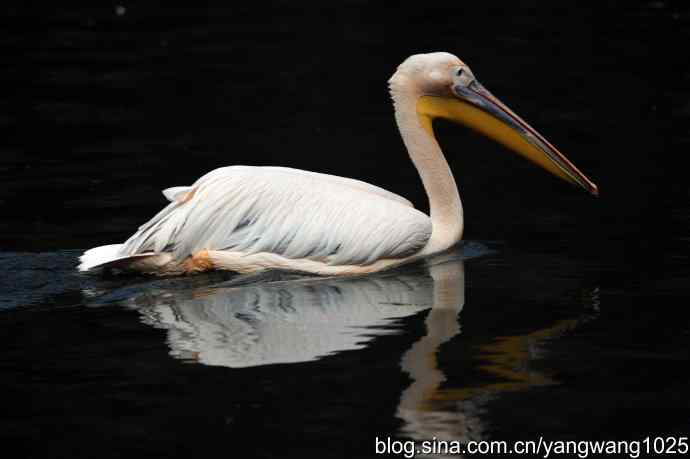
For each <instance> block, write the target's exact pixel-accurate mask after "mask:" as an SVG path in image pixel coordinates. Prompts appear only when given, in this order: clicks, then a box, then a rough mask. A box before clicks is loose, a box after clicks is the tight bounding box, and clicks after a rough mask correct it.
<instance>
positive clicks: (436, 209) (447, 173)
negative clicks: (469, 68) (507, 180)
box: [391, 81, 463, 254]
mask: <svg viewBox="0 0 690 459" xmlns="http://www.w3.org/2000/svg"><path fill="white" fill-rule="evenodd" d="M391 96H392V97H393V102H394V105H395V119H396V121H397V123H398V129H399V130H400V135H401V136H402V138H403V142H405V146H406V147H407V151H408V153H409V154H410V158H411V159H412V162H413V163H414V165H415V167H416V168H417V171H418V172H419V176H420V177H421V179H422V183H423V184H424V190H425V191H426V194H427V197H428V198H429V208H430V213H431V223H432V225H433V229H432V233H431V238H430V239H429V242H428V243H427V245H426V247H425V248H424V253H425V254H429V253H435V252H440V251H442V250H445V249H447V248H449V247H450V246H452V245H453V244H455V243H456V242H458V241H459V240H460V238H462V230H463V217H462V203H461V202H460V194H459V193H458V187H457V185H456V184H455V179H454V178H453V174H452V172H451V170H450V167H448V162H447V161H446V158H445V157H444V156H443V152H442V151H441V147H440V146H439V144H438V142H437V141H436V138H435V137H434V135H433V131H432V130H431V126H430V122H429V125H428V126H427V127H426V128H425V127H424V125H423V124H422V123H423V120H422V119H421V118H420V115H419V113H418V112H417V101H418V99H419V96H418V95H417V94H416V92H415V91H414V90H411V89H410V88H408V87H407V86H406V85H405V84H396V82H394V81H391ZM428 121H429V120H427V122H428Z"/></svg>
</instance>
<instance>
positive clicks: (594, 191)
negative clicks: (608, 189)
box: [589, 183, 599, 198]
mask: <svg viewBox="0 0 690 459" xmlns="http://www.w3.org/2000/svg"><path fill="white" fill-rule="evenodd" d="M589 193H590V194H591V195H592V196H594V197H595V198H598V197H599V187H598V186H596V185H595V184H593V183H592V188H590V190H589Z"/></svg>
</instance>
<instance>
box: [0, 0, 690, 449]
mask: <svg viewBox="0 0 690 459" xmlns="http://www.w3.org/2000/svg"><path fill="white" fill-rule="evenodd" d="M121 6H122V7H123V8H124V10H122V9H120V10H119V11H120V13H122V14H118V13H117V9H116V8H115V5H112V4H107V5H102V6H94V7H91V8H80V9H76V8H68V7H65V6H51V5H46V6H45V7H35V8H34V7H32V8H29V7H7V8H6V11H5V13H4V14H3V16H2V17H1V19H0V21H1V22H2V23H1V24H0V25H1V26H2V27H0V30H2V32H0V40H1V41H0V46H1V47H2V49H3V53H4V56H5V58H4V62H3V64H4V66H5V67H4V70H3V71H2V72H1V73H0V83H1V84H2V86H3V88H4V89H5V90H6V91H4V92H3V93H2V95H0V100H1V103H0V126H2V129H3V140H2V142H1V143H0V181H1V183H2V186H0V215H2V219H0V247H2V250H3V251H2V252H0V337H1V341H0V342H1V343H2V347H3V350H2V353H0V385H1V386H2V387H1V389H2V390H1V392H0V393H1V394H2V395H0V397H1V398H2V400H0V402H1V406H2V410H1V411H0V412H1V413H2V414H0V437H1V438H2V443H3V445H5V447H6V448H10V447H15V448H16V451H17V454H16V457H69V458H78V457H123V456H131V455H134V454H137V455H139V454H141V455H146V456H160V457H172V456H190V455H203V454H214V455H217V454H226V455H236V456H240V457H276V456H278V457H280V456H291V455H294V456H302V457H369V456H373V453H374V438H375V437H376V436H379V437H386V436H392V437H396V438H399V439H429V438H432V437H437V438H450V439H458V440H469V439H498V440H515V439H536V438H537V437H538V436H540V435H543V436H544V438H546V439H552V440H556V439H569V440H585V439H620V440H639V439H642V438H644V437H646V436H648V435H649V436H655V435H687V434H688V431H689V430H690V429H689V428H690V402H688V398H687V392H686V391H687V387H688V383H689V381H690V376H689V375H688V372H687V368H688V363H689V360H690V351H689V346H688V345H689V344H690V320H689V319H690V310H689V309H688V307H687V304H688V297H689V296H690V295H689V293H690V271H689V268H690V262H689V260H688V254H689V250H688V243H689V241H690V239H689V236H688V223H689V220H690V206H689V205H688V198H689V196H690V193H689V190H688V181H687V168H686V167H684V166H683V159H684V156H686V154H687V152H688V148H690V130H689V129H688V117H689V115H690V103H689V102H688V101H689V100H690V99H689V97H688V96H689V95H690V70H689V69H688V65H687V57H686V53H685V52H684V51H683V47H684V46H685V45H684V44H685V43H687V42H688V40H689V39H690V32H689V29H688V26H689V25H690V15H689V14H688V12H687V10H685V9H683V8H682V3H680V2H678V3H672V2H663V1H659V2H626V3H624V4H617V3H615V2H602V3H601V4H600V5H599V6H598V7H597V8H596V9H591V8H589V7H584V6H582V7H579V8H578V7H574V6H570V7H564V6H557V5H552V4H551V3H546V2H543V3H542V2H520V5H519V6H518V5H515V4H510V5H509V6H508V5H507V4H505V3H501V2H486V1H484V2H480V4H474V3H467V2H465V3H462V4H461V3H459V2H451V3H448V4H446V5H436V4H435V5H425V7H424V8H423V9H420V8H418V7H417V6H415V7H414V8H412V7H410V8H404V7H397V8H392V7H390V8H382V7H376V8H374V7H371V6H367V5H366V3H365V2H361V3H360V2H349V3H347V4H346V5H345V6H342V7H337V8H336V7H329V8H324V9H315V8H302V7H298V6H292V5H291V4H290V3H279V4H271V5H257V6H252V5H244V6H241V7H240V6H231V5H230V4H229V3H227V4H225V5H224V6H215V7H208V8H191V7H190V8H185V9H178V8H170V7H168V8H164V9H163V8H160V7H159V6H157V5H154V4H153V2H139V3H137V4H129V3H122V5H121ZM431 50H448V51H450V52H453V53H456V54H458V55H459V56H460V57H461V58H462V59H463V60H465V62H467V63H468V64H469V65H471V66H472V69H473V71H474V73H475V74H476V75H477V76H478V78H479V79H480V80H481V81H482V82H483V84H484V85H485V86H486V87H487V88H489V89H490V90H491V91H492V92H493V93H494V94H496V95H497V96H499V97H501V98H502V99H503V100H504V101H505V102H507V103H508V104H509V105H511V106H512V107H513V108H514V109H515V110H516V111H517V112H518V113H519V114H521V115H522V116H523V117H524V118H525V119H526V120H528V121H530V122H531V123H532V124H533V125H535V126H536V127H537V128H538V129H539V130H540V131H541V132H542V133H544V134H545V135H546V136H547V137H548V138H549V139H550V140H551V141H552V142H553V143H554V144H556V145H557V146H559V147H560V148H561V149H562V150H563V151H564V152H566V154H568V156H569V157H570V158H571V159H572V160H573V162H575V163H576V164H577V165H578V166H579V167H580V168H581V169H582V170H583V171H585V172H586V173H587V174H588V175H589V176H590V177H592V178H593V180H594V181H595V182H597V184H598V185H599V188H600V190H601V197H600V198H599V199H593V198H591V197H589V196H587V195H586V194H584V193H582V192H579V191H577V190H575V189H572V188H570V187H568V186H567V185H566V184H563V183H561V182H558V181H556V180H555V179H553V178H551V177H549V176H547V175H546V174H544V173H543V172H541V171H539V170H537V169H535V168H533V167H532V166H530V165H528V164H525V163H524V162H522V161H521V160H520V159H518V158H514V157H513V156H512V155H510V154H508V153H507V152H506V151H504V150H503V149H502V147H499V146H497V145H495V144H494V143H492V142H491V141H489V140H486V139H483V138H479V137H477V136H476V135H474V134H471V133H468V132H466V131H465V130H463V129H460V128H458V127H456V126H450V125H444V124H441V125H439V126H438V129H437V130H438V137H439V138H440V140H441V143H442V145H443V147H444V150H445V151H446V154H447V156H448V159H449V162H450V164H451V167H452V169H453V171H454V173H455V175H456V178H457V180H458V183H459V185H460V190H461V194H462V197H463V202H464V206H465V216H466V234H465V237H466V239H467V240H468V241H470V242H466V243H465V244H463V245H462V246H460V247H458V248H457V249H456V250H454V251H452V252H451V253H449V254H445V255H444V256H441V257H437V258H435V259H433V260H429V261H428V262H426V263H420V264H417V265H414V266H409V267H406V268H403V269H399V270H396V271H392V272H390V273H383V274H378V275H374V276H369V277H365V278H360V279H341V280H333V279H305V278H299V277H295V276H287V275H280V274H275V273H270V274H267V275H263V276H259V277H239V278H232V277H230V276H227V275H224V274H212V275H202V276H197V277H194V278H182V279H165V280H161V279H151V278H145V277H94V276H85V275H81V274H79V273H77V272H76V271H75V269H74V267H75V265H76V258H77V256H78V254H79V253H80V250H82V249H85V248H89V247H92V246H95V245H100V244H104V243H113V242H120V241H122V240H124V239H125V238H126V237H127V236H128V235H129V234H130V233H131V232H132V231H133V230H134V229H135V228H136V227H137V226H138V225H139V224H141V223H142V222H143V221H145V220H146V219H147V218H148V217H150V216H151V215H153V213H154V212H156V211H157V210H158V209H159V208H160V207H161V206H162V205H163V197H162V196H161V195H160V190H161V189H163V188H166V187H169V186H174V185H185V184H189V183H191V182H192V181H194V180H195V179H196V178H197V177H198V176H200V175H201V174H203V173H205V172H206V171H208V170H210V169H212V168H215V167H219V166H224V165H229V164H256V165H263V164H273V165H285V166H291V167H299V168H305V169H311V170H316V171H321V172H327V173H334V174H338V175H344V176H350V177H355V178H359V179H363V180H367V181H371V182H374V183H376V184H379V185H381V186H384V187H386V188H388V189H390V190H392V191H394V192H397V193H399V194H402V195H405V196H407V197H408V198H409V199H410V200H412V201H413V202H414V203H415V204H416V205H417V206H418V207H420V208H422V209H424V208H426V202H425V197H424V193H423V190H422V188H421V184H420V183H419V180H418V178H417V177H416V173H415V170H414V168H413V167H412V165H411V164H408V161H407V159H406V156H405V154H404V152H403V150H402V144H401V142H400V140H399V138H398V136H397V133H396V130H395V127H394V124H393V121H392V116H391V115H392V110H391V107H390V102H389V100H388V96H387V93H386V85H385V82H386V80H387V78H388V77H389V76H390V74H391V73H392V71H393V69H394V68H395V66H396V65H397V64H398V63H399V62H400V61H401V60H402V59H403V58H404V57H406V56H407V55H409V54H412V53H414V52H420V51H431Z"/></svg>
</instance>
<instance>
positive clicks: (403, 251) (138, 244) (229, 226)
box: [122, 166, 431, 265]
mask: <svg viewBox="0 0 690 459" xmlns="http://www.w3.org/2000/svg"><path fill="white" fill-rule="evenodd" d="M185 193H186V195H185V196H186V198H185V199H184V200H182V201H180V200H177V199H175V200H173V202H171V203H170V204H169V205H168V206H167V207H166V208H164V209H163V210H161V211H160V212H159V213H158V214H157V215H156V216H155V217H154V218H153V219H151V220H150V221H149V222H147V223H145V224H144V225H142V226H141V227H140V228H139V231H137V233H136V234H134V235H133V236H132V237H131V238H130V239H129V240H128V241H127V242H126V243H125V245H124V247H123V249H122V254H127V255H134V254H138V253H144V252H156V253H160V252H172V253H173V256H174V258H176V259H178V260H183V259H185V258H186V257H188V256H190V255H193V254H194V253H196V252H198V251H200V250H205V249H206V250H216V251H217V250H228V251H233V252H241V253H245V254H255V253H261V252H268V253H273V254H278V255H281V256H283V257H285V258H289V259H298V258H307V259H312V260H319V261H323V262H326V263H329V264H338V265H344V264H369V263H373V262H374V261H376V260H378V259H381V258H402V257H406V256H409V255H412V254H414V253H416V252H418V251H419V250H421V249H422V248H423V247H424V245H425V244H426V243H427V241H428V240H429V237H430V235H431V221H430V219H429V217H428V216H427V215H425V214H424V213H422V212H420V211H418V210H416V209H414V208H413V207H412V206H411V204H410V203H409V202H408V201H407V200H405V199H404V198H402V197H400V196H398V195H395V194H393V193H391V192H389V191H386V190H384V189H382V188H378V187H376V186H373V185H370V184H368V183H365V182H360V181H357V180H353V179H348V178H343V177H337V176H332V175H325V174H318V173H314V172H307V171H301V170H296V169H290V168H281V167H249V166H231V167H224V168H220V169H216V170H214V171H211V172H210V173H208V174H206V175H205V176H203V177H201V178H200V179H199V180H197V182H196V183H194V185H192V186H191V187H189V188H188V189H187V190H186V191H185Z"/></svg>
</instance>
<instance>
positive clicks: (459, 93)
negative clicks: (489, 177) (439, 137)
mask: <svg viewBox="0 0 690 459" xmlns="http://www.w3.org/2000/svg"><path fill="white" fill-rule="evenodd" d="M452 93H453V94H452V96H449V97H442V96H422V97H420V99H419V101H418V103H417V111H418V113H419V114H420V115H422V116H421V119H422V120H424V118H425V117H426V120H427V122H423V123H422V124H423V125H425V127H427V129H431V119H433V118H435V117H442V118H447V119H449V120H451V121H456V122H459V123H461V124H463V125H465V126H468V127H469V128H471V129H474V130H476V131H478V132H480V133H482V134H484V135H486V136H488V137H490V138H492V139H494V140H496V141H497V142H499V143H501V144H503V145H505V146H506V147H508V148H510V149H511V150H513V151H515V152H516V153H518V154H520V155H522V156H524V157H525V158H527V159H528V160H530V161H532V162H533V163H535V164H537V165H538V166H540V167H542V168H544V169H546V170H547V171H549V172H551V173H552V174H553V175H555V176H557V177H560V178H561V179H563V180H565V181H568V182H570V183H573V184H575V185H579V186H581V187H582V188H584V189H585V190H587V191H588V192H590V193H591V194H593V195H595V196H596V195H598V194H599V191H598V189H597V186H596V185H595V184H594V183H592V181H591V180H589V179H588V178H587V177H586V176H585V174H583V173H582V172H580V171H579V170H578V168H577V167H575V165H573V163H571V162H570V161H568V158H566V157H565V156H564V155H563V154H562V153H561V152H560V151H558V150H557V149H556V147H554V146H553V145H551V144H550V143H549V142H548V141H547V140H546V139H545V138H544V137H543V136H542V135H541V134H539V133H538V132H537V131H536V130H535V129H534V128H532V127H531V126H530V125H529V124H527V123H526V122H525V121H524V120H523V119H522V118H520V117H519V116H517V115H516V114H515V113H514V112H513V111H512V110H511V109H510V108H508V107H507V106H506V105H505V104H503V103H502V102H501V101H500V100H498V99H497V98H496V97H494V95H493V94H491V93H490V92H489V91H488V90H486V89H485V88H484V86H482V85H481V84H479V82H478V81H476V80H472V81H471V82H470V83H469V84H468V85H467V86H461V85H455V86H454V87H453V88H452Z"/></svg>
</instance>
